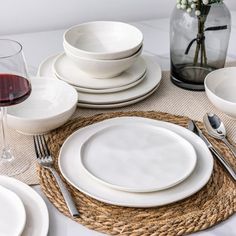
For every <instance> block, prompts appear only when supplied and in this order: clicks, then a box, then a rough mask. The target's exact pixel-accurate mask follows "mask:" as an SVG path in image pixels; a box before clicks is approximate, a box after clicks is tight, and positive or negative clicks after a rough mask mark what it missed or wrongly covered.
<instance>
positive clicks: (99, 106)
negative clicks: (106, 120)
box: [77, 83, 160, 109]
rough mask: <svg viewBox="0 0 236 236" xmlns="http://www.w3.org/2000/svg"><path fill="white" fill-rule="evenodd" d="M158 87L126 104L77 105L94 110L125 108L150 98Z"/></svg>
mask: <svg viewBox="0 0 236 236" xmlns="http://www.w3.org/2000/svg"><path fill="white" fill-rule="evenodd" d="M159 85H160V83H159V84H158V85H157V86H156V87H155V88H154V89H153V90H152V91H150V92H148V93H147V94H145V95H144V96H141V97H139V98H135V99H131V100H129V101H126V102H119V103H111V104H90V103H81V102H79V103H78V104H77V105H78V106H79V107H84V108H96V109H110V108H118V107H125V106H129V105H132V104H135V103H137V102H140V101H142V100H144V99H146V98H147V97H149V96H151V95H152V94H153V93H154V92H155V91H156V90H157V89H158V87H159Z"/></svg>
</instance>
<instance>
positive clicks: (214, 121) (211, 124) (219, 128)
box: [203, 113, 236, 157]
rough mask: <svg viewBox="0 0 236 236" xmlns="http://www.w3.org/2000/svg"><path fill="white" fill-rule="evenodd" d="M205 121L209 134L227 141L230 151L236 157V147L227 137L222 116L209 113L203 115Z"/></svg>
mask: <svg viewBox="0 0 236 236" xmlns="http://www.w3.org/2000/svg"><path fill="white" fill-rule="evenodd" d="M203 122H204V125H205V127H206V130H207V132H208V134H209V135H211V136H212V137H213V138H216V139H219V140H221V141H223V142H224V143H225V145H226V146H227V147H228V148H229V149H230V151H231V152H232V153H233V154H234V157H236V147H234V146H233V145H232V144H231V143H230V142H229V141H228V140H227V138H226V136H227V135H226V129H225V125H224V123H223V122H222V121H221V119H220V117H218V116H217V115H216V114H213V113H207V114H206V115H205V116H204V117H203Z"/></svg>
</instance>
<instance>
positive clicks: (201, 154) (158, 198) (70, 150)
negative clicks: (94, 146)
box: [59, 117, 213, 207]
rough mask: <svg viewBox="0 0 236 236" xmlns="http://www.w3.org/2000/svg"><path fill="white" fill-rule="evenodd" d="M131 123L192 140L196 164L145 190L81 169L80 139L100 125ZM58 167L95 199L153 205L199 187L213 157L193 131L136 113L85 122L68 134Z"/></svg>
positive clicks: (205, 176) (94, 131)
mask: <svg viewBox="0 0 236 236" xmlns="http://www.w3.org/2000/svg"><path fill="white" fill-rule="evenodd" d="M133 123H140V124H147V125H152V126H153V128H154V127H160V128H166V129H168V130H170V131H172V132H175V133H176V134H178V135H180V136H182V138H184V139H186V140H187V141H188V142H189V143H190V144H192V146H193V147H194V149H195V151H196V154H197V164H196V167H195V169H194V171H193V172H192V174H191V175H190V176H189V177H188V178H187V179H185V180H184V181H182V182H181V183H179V184H178V185H175V186H174V187H172V188H168V189H165V190H162V191H156V192H149V193H132V192H125V191H119V190H116V189H113V188H110V187H109V186H107V185H105V184H103V183H101V182H99V181H97V180H96V179H94V178H92V177H91V176H90V175H89V174H88V173H87V171H86V170H85V169H84V167H83V165H82V163H81V161H80V158H79V153H80V149H81V146H82V144H83V143H84V141H85V140H87V139H88V138H89V137H91V135H93V134H95V133H96V132H99V131H100V130H102V129H104V128H107V127H110V126H113V125H124V124H125V125H129V124H133ZM98 162H99V160H98ZM59 168H60V170H61V173H62V174H63V176H64V177H65V179H66V180H67V181H68V182H69V183H70V184H72V185H73V186H74V187H75V188H77V189H78V190H79V191H81V192H83V193H85V194H87V195H88V196H90V197H92V198H95V199H97V200H99V201H102V202H105V203H108V204H113V205H119V206H127V207H155V206H161V205H165V204H169V203H173V202H176V201H179V200H182V199H184V198H186V197H189V196H191V195H192V194H194V193H196V192H197V191H199V190H200V189H201V188H202V187H203V186H204V185H205V184H206V183H207V182H208V180H209V178H210V176H211V174H212V170H213V158H212V155H211V153H210V151H209V150H208V148H207V147H206V145H205V143H204V142H203V141H202V140H201V139H200V138H199V137H198V136H197V135H195V134H194V133H192V132H190V131H189V130H187V129H185V128H183V127H180V126H177V125H174V124H171V123H167V122H163V121H157V120H152V119H145V118H140V117H122V118H114V119H109V120H105V121H103V122H99V123H96V124H93V125H90V126H87V127H85V128H82V129H79V130H78V131H76V132H75V133H73V134H72V135H71V136H70V137H68V138H67V140H66V141H65V143H64V144H63V146H62V148H61V151H60V155H59Z"/></svg>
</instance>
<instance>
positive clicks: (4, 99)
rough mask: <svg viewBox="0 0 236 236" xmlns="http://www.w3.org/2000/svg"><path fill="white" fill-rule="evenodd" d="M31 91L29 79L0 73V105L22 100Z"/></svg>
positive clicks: (16, 102) (9, 104) (8, 104)
mask: <svg viewBox="0 0 236 236" xmlns="http://www.w3.org/2000/svg"><path fill="white" fill-rule="evenodd" d="M30 93H31V85H30V83H29V81H28V80H27V79H26V78H24V77H22V76H19V75H14V74H0V107H3V106H11V105H15V104H18V103H21V102H23V101H24V100H25V99H27V98H28V97H29V95H30Z"/></svg>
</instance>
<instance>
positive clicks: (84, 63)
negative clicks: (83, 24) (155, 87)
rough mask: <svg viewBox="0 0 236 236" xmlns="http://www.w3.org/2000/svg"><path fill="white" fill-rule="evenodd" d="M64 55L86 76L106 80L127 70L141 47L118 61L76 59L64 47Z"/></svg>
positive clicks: (138, 54)
mask: <svg viewBox="0 0 236 236" xmlns="http://www.w3.org/2000/svg"><path fill="white" fill-rule="evenodd" d="M65 53H66V55H67V56H68V57H69V58H70V59H71V60H72V61H73V62H74V63H76V65H77V66H78V68H80V70H82V71H83V72H85V73H86V74H88V75H89V76H91V77H94V78H100V79H108V78H113V77H115V76H118V75H120V74H121V73H122V72H124V71H126V70H128V69H129V68H130V67H131V66H132V65H133V64H134V63H135V62H136V60H137V59H138V57H139V56H140V54H141V53H142V47H141V48H140V49H139V50H138V51H137V52H136V53H135V54H134V55H132V56H130V57H126V58H123V59H118V60H98V59H88V58H83V57H78V56H75V55H74V54H72V53H71V52H70V51H69V50H68V49H67V47H65Z"/></svg>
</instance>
